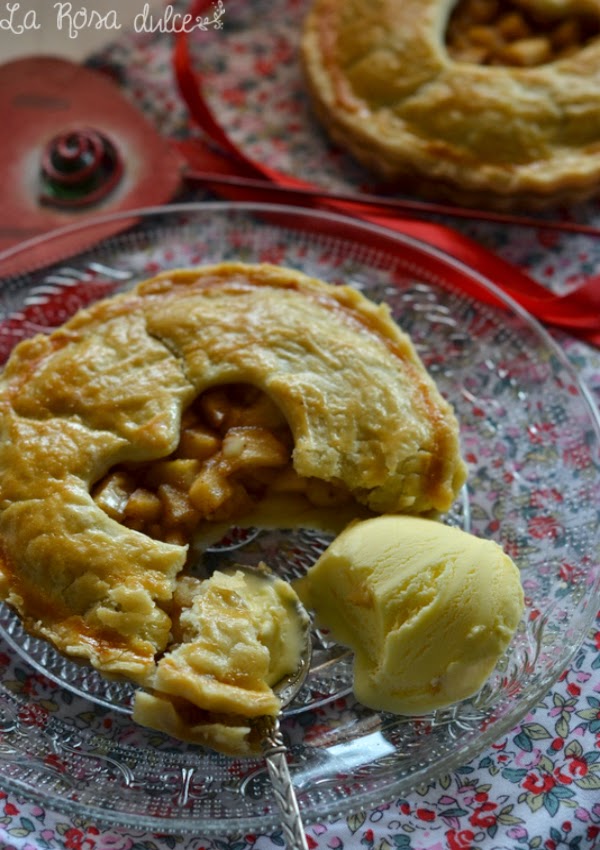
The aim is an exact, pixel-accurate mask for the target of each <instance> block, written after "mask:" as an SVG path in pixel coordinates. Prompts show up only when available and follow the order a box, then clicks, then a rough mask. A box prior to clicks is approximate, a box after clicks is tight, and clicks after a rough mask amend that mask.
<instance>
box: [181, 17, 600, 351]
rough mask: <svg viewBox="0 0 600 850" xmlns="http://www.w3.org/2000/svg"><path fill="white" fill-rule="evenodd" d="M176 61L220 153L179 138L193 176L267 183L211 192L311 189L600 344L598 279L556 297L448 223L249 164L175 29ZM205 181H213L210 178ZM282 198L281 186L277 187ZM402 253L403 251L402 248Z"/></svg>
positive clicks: (323, 200)
mask: <svg viewBox="0 0 600 850" xmlns="http://www.w3.org/2000/svg"><path fill="white" fill-rule="evenodd" d="M210 5H211V0H195V2H193V3H192V6H191V9H190V13H191V14H192V15H193V16H197V15H201V14H202V12H203V11H205V10H206V9H207V8H208V7H209V6H210ZM173 62H174V70H175V76H176V79H177V83H178V86H179V90H180V92H181V95H182V97H183V98H184V100H185V102H186V104H187V106H188V109H189V111H190V114H191V116H192V118H193V120H194V121H195V122H196V123H197V124H198V126H199V127H200V128H201V129H202V131H203V132H204V133H205V135H206V136H207V137H208V138H209V139H210V140H211V142H212V143H214V145H216V146H217V147H218V148H219V149H220V151H222V152H223V153H222V154H221V153H218V152H217V151H215V150H212V149H211V148H209V147H208V146H204V145H202V143H201V142H200V141H194V142H192V143H189V142H188V143H185V142H184V143H179V145H178V147H179V149H180V152H181V153H182V154H183V155H184V157H185V158H186V160H187V162H188V165H189V166H190V167H191V169H192V170H191V172H190V176H192V177H193V169H194V168H196V169H200V170H202V171H203V172H206V171H214V172H217V173H218V174H225V175H231V176H238V177H242V178H254V179H258V180H260V181H261V182H262V183H263V184H264V185H263V186H262V187H261V188H253V189H250V188H248V187H241V186H236V185H234V184H233V182H232V184H230V185H223V184H219V183H218V181H217V182H216V183H215V184H214V189H215V191H217V192H218V193H219V194H221V195H222V196H224V197H227V198H228V199H230V200H270V199H272V198H271V197H270V193H269V185H268V184H271V185H272V186H273V187H276V188H277V189H278V190H282V189H286V188H288V189H290V192H291V195H290V197H292V198H293V201H294V202H297V200H298V198H297V196H294V195H293V191H294V190H295V189H310V190H311V195H312V200H311V201H310V202H308V201H307V203H309V205H311V206H313V207H316V208H319V209H325V210H330V211H334V212H338V213H343V214H346V215H350V216H353V217H354V218H360V219H362V220H363V221H368V222H371V223H373V224H377V225H379V226H382V227H385V228H388V229H389V230H392V231H395V232H399V233H403V234H406V235H408V236H412V237H413V238H416V239H418V240H420V241H422V242H425V243H427V244H429V245H433V246H435V247H436V248H439V249H441V250H442V251H444V252H445V253H447V254H448V255H450V256H451V257H454V258H456V259H458V260H460V261H461V262H462V263H463V264H464V265H466V266H467V267H469V268H472V269H474V270H476V271H477V272H478V273H480V274H481V275H483V276H484V277H486V278H487V279H488V280H490V281H492V282H493V283H494V284H495V285H496V286H497V287H498V288H499V289H500V290H502V291H503V292H505V293H506V294H508V295H510V296H511V297H512V298H513V299H514V300H515V301H516V302H517V303H518V304H520V306H521V307H523V308H524V309H525V310H527V311H528V312H529V313H531V315H533V316H535V317H536V318H537V319H539V320H540V321H542V322H544V323H546V324H550V325H555V326H557V327H560V328H563V329H565V330H568V331H570V332H571V333H573V334H575V335H577V336H579V337H580V338H582V339H583V340H585V341H586V342H589V343H591V344H594V345H600V277H598V276H594V277H590V278H588V279H587V280H586V281H585V282H584V283H583V284H581V285H580V286H579V287H578V288H577V289H576V290H574V291H572V292H570V293H568V294H566V295H555V294H553V293H551V292H549V291H548V290H547V289H546V288H545V287H543V286H541V285H540V284H538V283H537V282H536V281H535V280H534V279H533V278H532V277H531V276H530V275H528V274H527V273H526V272H525V271H523V270H522V269H520V268H518V267H517V266H515V265H513V264H511V263H509V262H507V261H506V260H504V259H502V258H501V257H499V256H497V255H496V254H494V253H493V252H491V251H489V250H487V249H486V248H484V247H482V246H481V245H479V244H478V243H477V242H475V241H474V240H473V239H470V238H469V237H468V236H465V235H463V234H461V233H459V232H458V231H456V230H454V229H453V228H451V227H449V226H447V225H443V224H438V223H436V222H431V221H423V220H419V219H416V218H409V217H404V216H402V217H400V216H397V215H394V216H391V215H390V214H389V213H386V212H385V211H377V210H375V209H374V210H373V211H372V212H371V211H367V210H366V209H364V208H363V209H360V210H357V207H356V205H355V204H352V203H351V202H348V201H341V200H332V199H331V198H327V197H326V193H324V194H323V195H321V196H319V187H318V186H316V185H314V184H311V183H309V182H306V181H303V180H299V179H297V178H294V177H292V176H290V175H288V174H284V173H282V172H279V171H276V170H274V169H271V168H269V167H267V166H266V165H264V164H262V163H260V162H256V161H254V160H253V159H251V158H249V157H248V156H247V155H246V154H245V153H244V152H243V151H242V150H241V149H240V148H238V147H237V145H235V144H234V142H233V141H232V140H231V139H230V138H229V136H228V135H227V133H226V132H225V131H224V130H223V128H222V127H221V125H220V124H219V123H218V121H217V120H216V118H215V116H214V114H213V113H212V111H211V109H210V107H209V106H208V103H207V101H206V98H205V97H204V94H203V90H202V82H201V79H200V77H199V75H198V74H197V73H196V72H195V71H194V70H193V69H192V62H191V57H190V53H189V46H188V37H187V34H186V33H185V32H181V33H179V34H178V35H177V37H176V40H175V50H174V55H173ZM205 182H206V183H207V184H209V185H210V181H209V180H205ZM271 194H272V193H271ZM280 198H281V191H279V199H280ZM389 247H390V246H388V249H389ZM402 250H403V251H404V248H403V249H402ZM453 282H454V283H455V284H458V285H459V286H461V288H462V289H463V290H467V291H468V292H469V293H470V294H472V295H475V294H476V292H475V291H474V289H473V283H472V281H471V280H470V279H469V278H468V277H467V276H464V275H455V276H454V281H453ZM476 289H477V292H478V293H479V295H480V296H481V293H482V288H481V287H476Z"/></svg>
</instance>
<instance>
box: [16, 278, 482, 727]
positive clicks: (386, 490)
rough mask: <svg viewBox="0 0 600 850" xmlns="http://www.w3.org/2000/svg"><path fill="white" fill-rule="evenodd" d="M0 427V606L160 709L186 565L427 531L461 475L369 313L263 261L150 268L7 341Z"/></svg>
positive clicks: (429, 403)
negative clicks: (258, 546)
mask: <svg viewBox="0 0 600 850" xmlns="http://www.w3.org/2000/svg"><path fill="white" fill-rule="evenodd" d="M0 427H1V429H2V436H1V439H0V542H1V549H0V596H1V598H3V599H4V600H5V601H6V602H8V603H9V604H10V605H11V606H12V607H13V608H14V609H15V610H16V611H17V612H18V614H19V615H20V617H21V618H22V620H23V622H24V624H25V626H26V628H27V629H28V630H29V631H30V632H31V633H32V634H34V635H36V636H40V637H43V638H46V639H48V640H49V641H51V642H52V643H53V644H54V645H55V646H56V647H57V649H58V650H59V651H61V652H63V653H65V654H67V655H70V656H74V657H77V658H80V659H84V660H86V661H88V662H90V663H91V664H93V665H94V666H95V667H96V668H98V669H99V670H100V671H102V672H103V673H105V674H108V675H119V676H126V677H128V678H129V679H131V680H133V681H134V682H135V683H137V684H139V685H141V686H144V687H148V688H150V689H152V688H154V687H157V688H158V689H159V690H160V691H161V692H163V693H164V692H165V685H164V680H165V671H167V670H169V669H172V668H173V664H175V662H177V663H179V661H182V659H183V657H184V655H185V653H184V652H182V651H180V650H178V651H177V652H178V654H173V655H172V656H171V659H170V661H168V662H166V661H165V660H164V659H165V658H167V657H168V653H169V652H170V651H171V650H173V652H174V651H175V648H176V647H177V646H180V645H181V643H184V644H185V643H187V642H188V638H186V637H185V636H184V637H182V635H185V634H187V635H191V636H192V637H191V638H189V639H190V640H191V639H193V640H197V639H198V634H199V627H198V628H195V629H193V628H192V627H191V626H190V625H189V623H190V617H191V616H192V614H191V613H190V612H191V611H193V610H196V609H195V608H194V605H195V603H194V599H193V596H194V594H193V593H191V592H190V588H191V587H197V589H198V591H200V588H201V587H202V584H194V582H192V584H191V585H190V583H189V582H190V580H191V579H192V578H193V576H191V574H190V565H191V564H192V563H195V562H196V561H197V560H198V558H199V557H200V554H201V552H202V550H203V547H205V546H206V544H207V542H210V541H211V540H212V541H214V540H215V539H216V538H218V537H219V536H220V535H222V534H223V531H224V529H227V528H230V527H231V526H232V525H236V526H238V527H244V526H259V527H260V526H264V527H284V528H286V527H293V526H296V527H297V526H307V527H311V526H312V527H322V528H328V529H331V530H332V531H333V532H335V531H337V530H340V529H341V527H342V526H343V525H345V524H346V523H347V522H348V521H350V520H351V519H353V518H357V517H361V516H371V515H374V514H381V513H397V512H402V513H413V514H426V515H427V514H435V513H439V512H443V511H445V510H447V509H448V508H449V507H450V505H451V503H452V501H453V500H454V498H455V496H456V494H457V492H458V490H459V489H460V487H461V486H462V484H463V482H464V480H465V476H466V471H465V465H464V463H463V460H462V458H461V454H460V447H459V434H458V425H457V421H456V418H455V416H454V413H453V411H452V408H451V406H450V405H449V404H448V402H447V401H446V400H445V399H444V398H443V397H442V396H441V394H440V393H439V391H438V389H437V388H436V386H435V384H434V382H433V381H432V379H431V378H430V376H429V375H428V374H427V372H426V370H425V369H424V367H423V365H422V363H421V361H420V360H419V358H418V356H417V354H416V353H415V350H414V348H413V345H412V343H411V341H410V339H409V338H408V336H407V335H406V334H405V333H403V332H402V331H401V330H400V329H399V327H398V326H397V325H396V323H395V322H394V321H393V319H392V318H391V316H390V312H389V310H388V308H387V307H385V306H383V305H381V306H377V305H376V304H374V303H373V302H371V301H369V300H368V299H367V298H365V297H364V296H363V295H362V294H360V293H359V292H358V291H357V290H355V289H353V288H351V287H348V286H334V285H330V284H327V283H324V282H321V281H318V280H315V279H313V278H310V277H308V276H306V275H304V274H302V273H300V272H297V271H294V270H291V269H285V268H281V267H277V266H271V265H266V264H263V265H246V264H242V263H223V264H220V265H216V266H209V267H203V268H199V269H192V270H175V271H168V272H164V273H162V274H160V275H158V276H157V277H154V278H152V279H150V280H147V281H144V282H142V283H140V284H139V285H137V287H136V288H134V289H133V290H131V291H128V292H125V293H122V294H119V295H117V296H115V297H113V298H110V299H107V300H104V301H101V302H98V303H95V304H93V305H92V306H91V307H89V308H87V309H84V310H82V311H81V312H79V313H77V314H76V315H75V316H74V317H73V318H71V319H70V320H69V321H68V322H67V323H66V324H65V325H63V326H62V327H61V328H59V329H57V330H55V331H54V332H53V333H51V334H49V335H45V336H44V335H38V336H36V337H34V338H32V339H29V340H25V341H23V342H22V343H20V344H19V345H18V346H17V347H16V348H15V349H14V351H13V353H12V355H11V357H10V359H9V361H8V363H7V364H6V367H5V368H4V372H3V374H2V376H1V379H0ZM199 553H200V554H199ZM194 581H196V579H194ZM186 582H187V584H186ZM184 591H185V592H184ZM182 600H187V601H182ZM185 610H187V613H186V614H183V613H182V612H184V611H185ZM198 610H200V609H198ZM184 621H187V622H188V626H187V627H186V628H183V627H182V625H181V624H182V623H183V622H184ZM165 653H167V655H165ZM158 658H161V659H163V660H162V661H160V663H158V666H157V659H158ZM179 669H180V670H184V669H187V670H188V672H189V671H190V670H191V668H190V667H189V666H188V667H186V666H185V665H184V664H183V663H182V664H181V665H180V668H179ZM189 675H190V676H192V677H193V675H192V673H191V672H190V674H189ZM181 676H182V680H183V679H186V675H184V673H182V674H181ZM157 677H158V678H157ZM161 677H162V678H161ZM158 680H161V681H162V684H161V685H160V687H159V686H158V685H157V681H158ZM181 690H183V687H182V688H181ZM191 690H192V688H190V692H191ZM242 713H243V712H242ZM238 714H239V712H238ZM182 722H183V721H182ZM175 725H176V724H175V722H174V723H173V728H174V727H175Z"/></svg>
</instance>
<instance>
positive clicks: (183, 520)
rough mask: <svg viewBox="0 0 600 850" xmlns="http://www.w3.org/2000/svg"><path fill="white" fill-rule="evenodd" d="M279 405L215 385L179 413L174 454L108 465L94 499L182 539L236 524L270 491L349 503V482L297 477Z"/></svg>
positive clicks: (246, 390) (125, 520) (319, 503)
mask: <svg viewBox="0 0 600 850" xmlns="http://www.w3.org/2000/svg"><path fill="white" fill-rule="evenodd" d="M293 447H294V442H293V437H292V434H291V431H290V428H289V426H288V424H287V422H286V420H285V418H284V417H283V415H282V413H281V411H280V410H279V408H278V407H277V406H276V405H275V404H274V402H273V401H272V400H271V399H270V398H269V397H268V396H267V395H266V394H265V393H263V392H262V391H261V390H259V389H257V388H255V387H252V386H250V385H247V384H230V385H225V386H220V387H215V388H212V389H210V390H207V391H206V392H204V393H203V394H202V395H200V396H199V397H198V398H197V399H196V401H195V402H194V403H193V404H192V405H191V406H190V407H189V408H188V409H187V410H186V411H185V412H184V415H183V417H182V423H181V437H180V440H179V445H178V446H177V448H176V450H175V451H174V452H173V454H172V455H170V456H169V457H166V458H162V459H160V460H156V461H151V462H144V463H123V464H120V465H118V466H115V467H113V468H112V469H111V470H109V472H108V473H107V474H106V475H105V476H104V477H103V478H102V479H101V480H100V481H98V482H97V483H96V485H95V486H94V488H93V490H92V497H93V499H94V501H95V502H96V504H97V505H98V506H99V507H101V508H102V509H103V510H104V511H105V512H106V513H107V514H108V515H109V516H110V517H112V518H113V519H115V520H117V521H118V522H121V523H122V524H123V525H125V526H127V527H128V528H131V529H134V530H136V531H140V532H143V533H144V534H147V535H148V536H150V537H152V538H154V539H156V540H162V541H165V542H168V543H174V544H178V545H185V544H187V543H189V542H190V540H191V539H192V538H193V536H194V534H195V532H196V531H197V530H198V529H199V528H200V527H201V526H202V524H203V523H205V522H209V523H210V522H213V523H231V524H235V523H236V522H239V521H240V520H242V519H243V518H244V517H245V516H247V515H249V514H250V513H251V512H252V511H253V510H254V509H255V508H256V507H257V505H258V504H259V503H260V502H261V501H262V500H263V499H265V497H266V496H267V495H270V496H277V495H280V496H283V495H292V494H295V495H297V496H302V497H304V498H305V499H306V500H307V502H308V503H309V504H311V505H313V506H315V507H317V508H320V507H321V508H325V507H327V508H331V507H335V506H338V505H342V504H345V503H347V502H350V501H351V496H350V494H349V492H348V490H347V488H346V487H344V486H343V485H342V484H340V483H336V482H327V481H323V480H321V479H318V478H301V477H300V476H298V475H297V473H296V472H295V471H294V468H293V465H292V451H293Z"/></svg>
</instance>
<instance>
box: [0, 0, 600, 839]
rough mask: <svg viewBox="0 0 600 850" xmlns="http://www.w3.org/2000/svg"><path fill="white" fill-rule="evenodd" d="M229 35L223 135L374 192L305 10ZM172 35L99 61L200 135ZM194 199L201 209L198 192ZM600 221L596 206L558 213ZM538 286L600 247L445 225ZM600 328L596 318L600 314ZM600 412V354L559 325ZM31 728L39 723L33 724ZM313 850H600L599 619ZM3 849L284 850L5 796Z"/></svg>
mask: <svg viewBox="0 0 600 850" xmlns="http://www.w3.org/2000/svg"><path fill="white" fill-rule="evenodd" d="M224 6H225V14H224V15H223V16H222V23H223V28H222V29H220V28H217V27H215V28H214V29H213V31H212V32H208V33H197V34H195V35H194V39H193V48H194V55H195V59H196V61H197V62H198V66H199V67H201V68H202V70H203V71H204V73H205V79H206V87H207V95H208V96H209V99H210V101H211V104H212V106H213V108H214V109H215V111H216V112H217V114H218V115H219V119H220V120H221V122H222V123H223V126H224V127H225V128H226V129H227V131H228V132H229V133H230V134H231V136H232V138H234V140H235V141H236V143H237V144H239V145H241V146H242V147H243V148H244V150H245V151H246V152H247V153H248V154H250V155H251V156H253V157H255V158H258V159H261V160H263V161H265V162H268V163H269V165H271V166H273V167H276V168H279V169H281V170H283V171H285V170H290V171H292V172H293V173H295V174H297V175H299V176H307V177H309V179H313V180H316V179H317V178H318V179H319V182H321V184H322V185H330V186H341V187H346V188H348V187H349V188H356V187H363V188H364V187H367V188H368V178H367V177H366V176H365V175H364V174H362V173H361V172H360V169H358V168H357V167H356V166H354V165H353V164H352V163H350V162H348V161H347V160H346V159H345V158H344V156H343V155H341V154H340V153H339V152H338V151H334V150H331V149H329V147H328V146H327V143H326V142H325V140H324V137H323V136H322V134H321V132H320V129H319V128H318V127H317V125H316V124H315V123H314V120H313V119H312V117H311V114H310V109H309V105H308V103H307V101H306V99H305V95H304V91H303V88H302V80H301V75H300V72H299V67H298V59H297V43H298V32H299V21H300V20H301V18H302V14H303V12H304V10H305V9H306V6H307V3H306V0H276V2H269V3H266V2H254V3H243V2H241V0H239V2H236V0H224ZM171 38H172V36H170V35H169V34H164V35H161V34H156V35H151V34H135V33H130V34H128V35H124V36H123V37H122V38H120V40H119V41H118V42H117V43H114V44H112V45H110V46H109V47H108V48H107V49H106V50H105V51H104V52H102V53H101V54H98V55H96V56H94V57H91V59H90V65H92V66H93V67H97V68H100V69H101V70H103V71H104V72H106V73H108V74H110V75H111V76H112V77H114V79H116V80H117V81H118V82H119V84H120V85H121V86H122V87H123V90H124V91H125V92H126V94H127V95H128V96H129V97H130V98H131V100H132V102H133V103H135V104H136V105H137V106H138V107H139V108H140V109H142V110H143V111H144V112H145V113H146V115H147V116H148V117H149V118H150V119H151V120H152V121H153V122H154V124H155V126H156V127H157V128H158V129H159V130H160V131H161V132H163V133H165V134H168V135H170V136H171V137H175V138H186V137H190V136H191V137H192V138H193V137H194V136H195V135H197V134H198V133H199V131H198V129H197V128H194V127H193V126H191V125H190V122H189V118H188V115H187V112H186V109H185V107H184V104H183V102H182V100H181V98H180V97H179V95H178V92H177V90H176V86H175V84H174V80H173V73H172V66H171V50H172V41H171ZM184 197H185V198H189V199H194V200H205V199H207V198H209V196H208V195H206V194H204V193H203V192H200V191H194V190H192V189H191V188H188V189H185V190H184ZM563 214H564V215H565V216H568V217H569V218H571V219H575V220H577V219H578V220H581V221H587V222H589V223H597V224H599V225H600V207H599V206H598V205H591V204H590V205H586V206H585V207H582V208H579V209H577V210H567V211H564V213H563ZM449 223H451V224H452V225H453V226H455V227H457V228H459V229H461V230H462V231H463V232H465V233H468V234H469V235H471V236H473V237H474V238H477V239H478V240H479V241H480V242H482V243H483V244H485V245H486V246H488V247H490V248H492V249H494V250H496V251H497V252H498V253H500V254H501V255H502V256H504V257H505V258H506V259H508V260H511V261H512V262H515V263H518V264H520V265H521V266H523V267H525V268H527V269H528V270H529V271H530V273H531V274H532V275H533V276H534V277H535V278H536V279H537V280H538V281H539V282H540V283H542V284H544V285H546V286H548V287H549V288H551V289H553V290H555V291H556V292H564V291H567V290H569V289H570V288H572V287H574V286H576V285H577V283H578V281H579V280H580V279H581V276H582V275H589V274H591V273H594V272H596V273H597V272H598V271H599V270H600V240H598V239H593V238H591V237H589V236H574V235H569V236H564V235H558V234H554V233H550V232H547V231H537V230H535V229H524V230H521V229H519V228H516V227H505V226H498V225H493V224H488V223H485V222H472V221H456V220H451V221H449ZM599 322H600V317H599ZM552 335H553V336H554V338H555V340H556V341H557V342H558V344H559V345H560V346H562V348H563V350H564V351H565V353H566V355H567V356H568V358H569V360H570V361H571V363H572V364H573V366H574V367H575V369H576V370H577V371H578V372H579V373H580V375H581V377H582V378H583V380H584V381H585V382H586V383H587V385H588V388H589V389H590V391H591V395H592V396H593V397H594V399H595V401H596V403H597V404H600V351H599V350H598V349H595V348H592V347H590V346H587V345H585V344H583V343H582V342H579V341H577V340H575V339H574V338H571V337H569V336H568V335H566V334H563V333H559V332H556V331H552ZM11 661H12V660H11V659H10V658H8V657H6V656H1V657H0V673H2V675H7V670H8V668H9V667H10V675H11V676H15V677H16V678H17V679H18V686H19V687H21V688H25V689H27V688H36V687H39V685H40V683H39V681H37V680H36V674H33V673H32V672H31V671H29V670H27V669H24V668H22V667H19V666H18V665H16V666H12V667H11V666H10V665H11ZM32 722H35V718H32ZM306 832H307V837H308V843H309V847H310V848H320V850H325V848H330V850H350V848H352V850H359V848H364V850H388V848H389V850H559V848H569V850H593V848H596V847H599V846H600V618H598V619H597V620H596V623H595V626H594V627H593V628H592V629H591V630H590V632H589V634H587V635H586V636H585V639H584V641H583V644H582V646H581V648H580V649H579V651H578V652H577V653H576V654H575V656H574V658H573V660H572V663H571V664H570V666H569V668H568V669H567V670H566V671H565V672H564V673H563V675H562V676H561V677H560V680H559V681H558V682H556V684H555V685H554V686H553V687H552V689H551V690H550V691H549V692H548V694H547V695H546V697H545V698H544V699H543V700H542V701H541V702H540V703H539V704H538V705H537V706H536V707H535V708H534V709H533V710H532V711H531V712H530V713H529V714H528V715H527V716H526V717H525V718H524V720H523V722H522V723H521V724H519V725H518V726H517V727H516V728H515V729H513V730H512V731H511V732H510V734H508V735H506V736H505V737H503V738H501V739H500V740H498V741H496V743H495V744H494V745H493V746H491V747H489V748H488V749H487V750H485V751H484V752H482V753H481V755H479V756H478V757H477V758H475V759H473V761H472V762H470V763H469V764H465V765H464V766H463V767H461V768H459V769H457V770H455V771H453V772H452V773H450V774H448V775H447V776H442V777H440V778H438V779H437V780H436V781H431V782H428V783H426V784H424V785H422V786H420V787H419V788H417V789H415V791H414V792H413V793H411V794H409V795H408V796H407V797H404V798H399V799H393V800H388V801H382V803H381V805H379V806H377V807H376V808H373V809H371V810H369V811H364V812H360V813H357V814H353V815H352V816H349V817H347V818H342V819H339V820H337V821H334V822H330V823H316V824H309V825H307V829H306ZM0 846H1V847H2V848H3V850H56V848H64V850H275V848H281V847H283V846H284V839H283V836H282V834H281V832H280V831H277V830H276V831H274V832H272V833H271V834H269V835H223V836H222V837H220V838H219V839H214V838H213V839H205V838H203V837H202V836H194V837H190V836H177V835H168V836H164V835H163V836H161V835H153V834H147V833H139V832H136V831H134V830H130V829H126V828H119V829H117V828H106V827H101V826H98V825H96V824H94V823H89V822H85V821H83V820H79V819H72V818H69V817H67V816H65V815H62V814H58V813H56V812H53V811H51V810H49V809H43V808H41V807H40V806H37V805H32V804H31V803H29V802H25V801H23V800H20V799H18V798H16V797H14V796H12V795H7V794H6V793H4V792H1V791H0Z"/></svg>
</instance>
